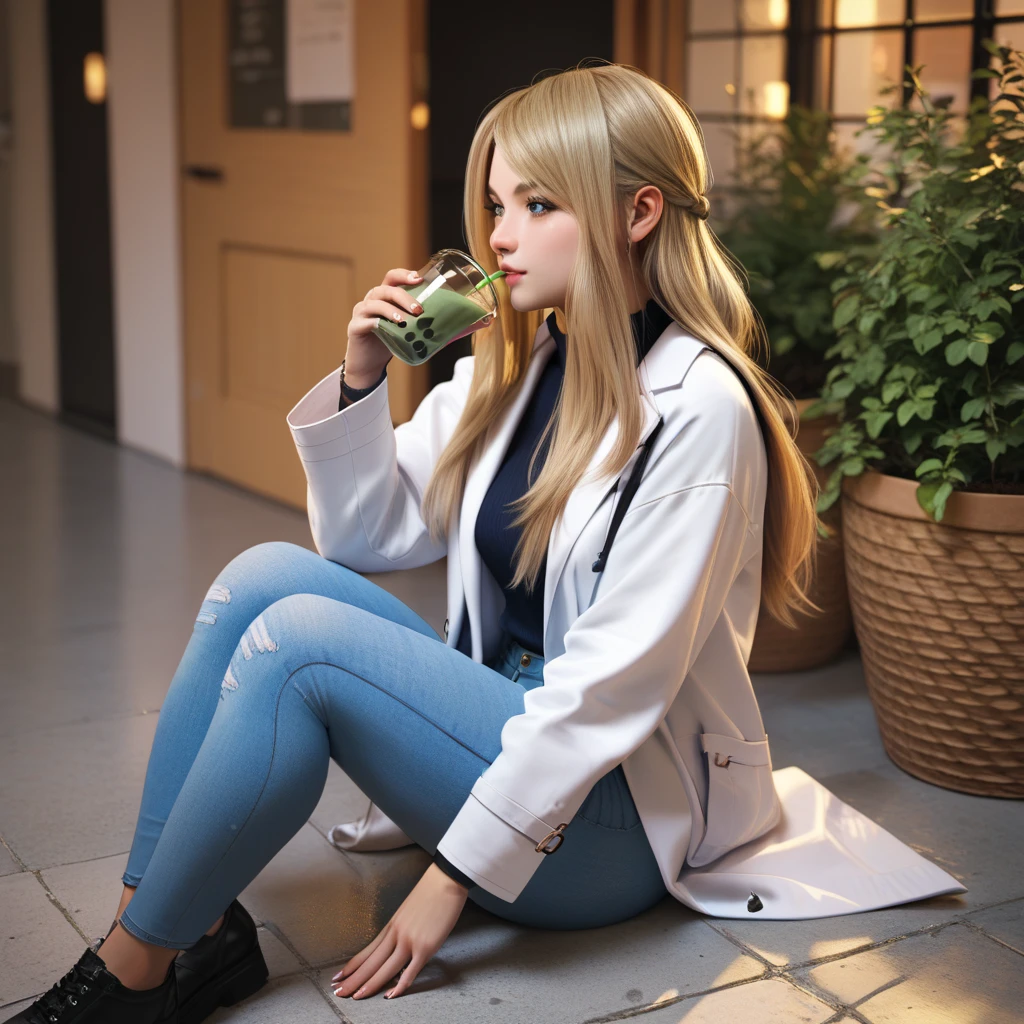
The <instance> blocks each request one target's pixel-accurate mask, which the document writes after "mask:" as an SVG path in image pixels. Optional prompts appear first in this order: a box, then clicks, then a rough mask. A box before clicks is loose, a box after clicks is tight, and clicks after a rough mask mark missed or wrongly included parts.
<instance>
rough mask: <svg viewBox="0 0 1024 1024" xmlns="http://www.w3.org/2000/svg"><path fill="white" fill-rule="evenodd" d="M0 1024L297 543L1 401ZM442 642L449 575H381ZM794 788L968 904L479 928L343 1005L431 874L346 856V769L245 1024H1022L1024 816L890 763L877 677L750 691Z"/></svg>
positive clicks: (89, 921)
mask: <svg viewBox="0 0 1024 1024" xmlns="http://www.w3.org/2000/svg"><path fill="white" fill-rule="evenodd" d="M0 480H2V481H3V482H2V485H0V493H2V498H0V566H2V575H0V580H2V586H0V837H2V843H3V845H2V846H0V1019H4V1020H6V1019H7V1018H8V1017H10V1016H11V1015H13V1014H14V1013H15V1012H16V1011H17V1009H19V1008H20V1007H22V1006H24V1005H28V1003H29V1002H30V1001H31V999H32V998H33V997H34V996H36V995H37V994H38V993H39V992H41V991H42V990H44V989H46V988H48V987H49V985H50V984H52V983H53V982H54V981H55V980H56V979H57V978H58V977H59V976H60V975H61V974H63V973H64V971H65V970H67V968H68V967H69V966H70V965H71V964H72V963H73V962H74V961H75V960H76V959H77V957H78V955H79V954H80V952H81V950H82V948H83V945H84V943H85V942H86V940H87V939H90V938H91V937H93V936H95V935H98V934H101V933H102V932H104V931H105V930H106V928H107V926H108V925H109V923H110V920H111V918H112V915H113V913H114V910H115V907H116V904H117V899H118V895H119V891H120V886H119V882H118V879H119V878H120V874H121V871H122V870H123V867H124V864H125V861H126V858H127V851H128V846H129V844H130V838H131V834H132V828H133V824H134V816H135V813H136V811H137V809H138V800H139V795H140V792H141V788H142V777H143V771H144V768H145V765H146V760H147V756H148V753H149V745H150V743H151V741H152V736H153V730H154V727H155V725H156V718H157V714H158V712H159V709H160V703H161V700H162V698H163V694H164V692H165V690H166V687H167V684H168V681H169V680H170V678H171V675H172V674H173V671H174V668H175V666H176V665H177V662H178V658H179V657H180V656H181V652H182V650H183V649H184V646H185V644H186V642H187V640H188V637H189V636H190V633H191V629H192V623H193V621H194V618H195V615H196V611H197V609H198V608H199V605H200V604H201V602H202V599H203V596H204V595H205V593H206V590H207V588H208V587H209V584H210V582H211V580H212V579H213V578H214V577H215V575H216V574H217V572H218V571H219V570H220V568H221V567H222V566H223V565H224V564H225V563H227V562H228V561H230V559H231V558H232V557H233V556H234V555H235V554H237V553H238V552H239V551H242V550H244V549H245V548H247V547H249V546H251V545H253V544H256V543H259V542H261V541H265V540H290V541H292V542H294V543H298V544H303V545H305V546H307V547H310V548H311V547H312V541H311V539H310V536H309V531H308V527H307V524H306V520H305V518H304V516H303V515H301V514H300V513H298V512H295V511H292V510H289V509H287V508H284V507H282V506H279V505H276V504H274V503H272V502H269V501H266V500H263V499H261V498H259V497H254V496H252V495H249V494H246V493H243V492H242V491H239V490H237V489H235V488H233V487H231V486H230V485H227V484H224V483H220V482H218V481H215V480H212V479H209V478H205V477H201V476H195V475H190V474H182V473H178V472H176V471H174V470H172V469H170V468H168V467H167V466H166V465H164V464H163V463H161V462H159V461H157V460H155V459H152V458H149V457H147V456H145V455H142V454H139V453H137V452H133V451H130V450H127V449H122V448H117V447H114V446H112V445H109V444H107V443H105V442H103V441H100V440H97V439H94V438H92V437H89V436H87V435H84V434H81V433H77V432H75V431H73V430H71V429H69V428H67V427H63V426H60V425H58V424H57V423H55V422H54V421H52V420H50V419H49V418H47V417H45V416H42V415H39V414H37V413H35V412H32V411H30V410H27V409H25V408H23V407H21V406H18V405H15V404H12V403H10V402H3V401H0ZM374 579H375V582H377V583H378V584H379V585H381V586H383V587H386V588H387V589H388V590H390V591H392V592H393V593H395V594H396V595H397V596H399V597H401V598H402V600H404V601H406V602H407V603H408V604H410V605H411V606H412V607H414V608H415V609H416V610H417V611H418V612H419V613H420V614H421V615H423V616H424V617H425V618H426V619H427V620H428V621H429V622H431V624H432V625H434V627H435V628H436V629H438V630H440V629H441V626H442V624H443V621H444V600H443V596H444V567H443V564H440V565H436V566H430V567H428V568H426V569H423V570H420V571H417V572H406V573H395V574H390V575H386V576H377V577H374ZM755 682H756V686H757V690H758V694H759V696H760V699H761V702H762V708H763V710H764V714H765V719H766V724H767V728H768V732H769V734H770V735H771V736H772V751H773V756H774V761H775V764H776V766H777V767H784V766H786V765H789V764H799V765H801V766H802V767H803V768H805V769H806V770H807V771H809V772H811V773H812V774H813V775H815V776H816V777H818V778H819V779H821V780H822V781H823V782H824V783H825V784H826V785H827V786H828V787H829V788H830V789H832V790H833V791H834V792H835V793H836V794H838V795H839V796H840V797H841V798H842V799H844V800H846V801H847V802H849V803H851V804H853V805H854V806H855V807H857V808H859V809H860V810H862V811H864V812H865V813H866V814H868V815H869V816H871V817H872V818H874V819H875V820H877V821H878V822H880V823H881V824H882V825H884V826H885V827H886V828H888V829H889V830H890V831H892V832H893V833H895V834H896V835H897V836H899V837H900V838H901V839H903V840H904V841H906V842H908V843H909V844H911V845H912V846H913V847H914V848H915V849H917V850H919V851H921V852H922V853H924V854H925V855H927V856H929V857H931V858H933V859H934V860H935V861H936V862H937V863H939V864H940V865H942V867H944V868H946V869H947V870H948V871H950V872H951V873H952V874H954V875H956V876H957V877H958V878H960V879H961V880H962V881H963V882H964V883H965V884H966V885H967V886H968V887H969V891H968V892H967V893H966V894H965V895H964V896H961V897H946V898H941V899H933V900H928V901H926V902H923V903H919V904H915V905H911V906H904V907H899V908H895V909H892V910H885V911H879V912H877V913H868V914H859V915H854V916H850V917H841V918H830V919H826V920H819V921H797V922H778V921H725V920H712V919H709V918H704V917H701V916H699V915H697V914H694V913H691V912H690V911H689V910H687V909H686V908H685V907H683V906H682V905H681V904H679V903H677V902H676V901H674V900H673V899H671V898H670V897H666V899H665V900H664V901H663V902H662V903H660V904H659V905H658V906H657V907H655V908H654V909H653V910H651V911H650V912H649V913H646V914H643V915H641V916H640V917H637V918H634V919H633V920H631V921H627V922H626V923H624V924H621V925H617V926H615V927H610V928H601V929H594V930H589V931H578V932H545V931H539V930H531V929H526V928H520V927H516V926H512V925H509V924H506V923H505V922H503V921H500V920H499V919H497V918H495V917H492V916H491V915H489V914H487V913H485V912H483V911H481V910H479V909H477V908H475V907H473V906H472V904H468V905H467V909H466V911H465V913H464V914H463V917H462V919H461V920H460V922H459V924H458V925H457V927H456V929H455V931H454V932H453V933H452V935H451V937H450V938H449V940H448V942H446V943H445V945H444V947H443V948H442V950H441V952H440V953H439V954H438V955H437V956H436V957H435V958H434V959H433V960H432V961H431V962H430V963H429V964H428V965H427V967H426V968H425V969H424V970H423V972H422V973H421V974H420V976H419V979H418V980H417V982H416V984H415V985H414V987H413V990H412V991H411V992H410V993H408V994H407V995H405V996H403V997H402V998H400V999H398V1000H395V1001H394V1002H388V1003H387V1004H386V1008H385V1003H384V1001H383V999H382V998H381V997H380V996H376V997H374V998H371V999H368V1000H363V1001H359V1002H353V1001H352V1000H350V999H349V1000H345V1001H339V1000H336V999H335V998H334V997H333V996H332V995H331V992H330V987H329V985H328V980H329V978H330V976H331V974H332V973H333V972H334V970H335V969H336V968H337V966H338V964H339V963H340V962H341V961H342V960H343V959H344V958H345V957H347V956H349V955H351V954H352V953H354V952H356V951H358V950H359V949H361V948H362V947H363V946H364V945H365V944H366V943H367V942H368V941H369V940H370V939H371V938H373V936H374V935H376V933H377V931H378V930H379V929H380V928H381V927H382V926H383V925H384V923H385V922H386V921H387V919H388V917H389V916H390V915H391V913H392V912H393V911H394V909H395V908H396V907H397V906H398V905H399V904H400V903H401V901H402V899H403V898H404V896H405V894H406V893H407V892H408V891H409V890H410V888H411V887H412V886H413V884H414V883H415V881H416V879H417V878H418V877H419V874H420V873H421V872H422V871H423V869H424V867H425V865H426V863H427V861H428V858H427V855H426V854H425V853H424V852H423V851H421V850H418V849H407V850H400V851H395V852H392V853H383V854H347V855H346V854H344V853H342V852H340V851H338V850H336V849H334V848H333V847H332V846H330V845H329V844H328V843H327V841H326V840H325V838H324V833H325V831H326V830H327V828H329V827H330V825H332V824H334V823H335V822H338V821H344V820H349V819H351V818H354V817H356V816H357V815H358V814H359V813H360V812H361V810H362V808H363V807H364V806H365V798H363V796H362V795H361V794H360V793H359V791H358V790H357V789H355V787H354V786H353V785H352V784H351V783H350V782H348V780H347V779H346V778H345V777H344V776H343V775H342V773H341V772H340V771H338V770H337V769H335V768H333V767H332V773H331V775H330V778H329V780H328V785H327V789H326V791H325V793H324V795H323V799H322V800H321V802H320V805H319V806H318V807H317V809H316V811H315V813H314V814H313V816H312V818H311V819H310V821H309V823H308V824H307V825H305V826H304V827H303V828H302V829H301V830H300V832H299V833H298V834H297V835H296V836H295V838H294V839H293V840H292V841H291V842H290V843H289V844H288V845H287V846H286V847H285V848H284V849H283V850H282V851H281V852H280V853H279V854H278V856H277V857H276V858H275V859H274V860H273V861H272V862H271V863H270V864H269V865H268V866H267V868H266V869H265V870H264V871H263V872H262V873H261V874H260V875H259V877H258V878H257V879H256V880H255V881H254V882H253V884H252V885H251V886H250V887H249V888H248V890H246V892H245V893H244V894H243V897H242V899H243V902H244V903H245V904H246V906H248V907H249V908H250V909H251V911H252V912H253V914H254V916H255V917H256V918H257V919H258V921H259V922H260V923H261V936H262V944H263V948H264V950H265V952H266V956H267V960H268V962H269V964H270V967H271V975H272V979H273V980H272V983H271V984H270V985H268V986H267V987H266V988H265V989H264V990H263V991H261V992H260V993H259V994H258V995H256V996H254V997H253V998H252V999H250V1000H248V1001H247V1002H246V1003H244V1004H242V1005H240V1006H238V1007H236V1008H234V1009H232V1010H231V1011H226V1010H221V1011H218V1013H217V1014H216V1015H215V1016H214V1017H213V1018H211V1020H216V1021H235V1022H239V1024H256V1022H263V1021H265V1022H274V1024H287V1022H292V1021H294V1022H299V1021H302V1022H304V1024H315V1022H318V1021H332V1020H338V1019H341V1020H347V1021H351V1022H353V1024H360V1022H371V1021H377V1020H381V1021H383V1020H387V1021H389V1022H392V1024H399V1022H412V1021H417V1022H423V1021H439V1022H441V1021H444V1022H448V1021H452V1020H458V1021H460V1022H465V1024H472V1022H475V1021H481V1022H488V1024H491V1022H494V1024H500V1022H509V1024H512V1022H517V1024H518V1022H523V1021H556V1020H557V1021H562V1022H568V1024H573V1022H583V1021H604V1020H618V1019H622V1018H627V1017H634V1016H641V1017H642V1018H643V1019H644V1020H645V1021H647V1022H649V1024H675V1022H681V1021H686V1022H687V1024H697V1022H714V1024H723V1022H724V1024H733V1022H739V1024H768V1022H773V1024H776V1022H777V1024H790V1022H797V1021H807V1022H813V1024H824V1022H834V1024H838V1022H852V1021H860V1022H870V1024H883V1022H906V1024H945V1022H950V1024H952V1022H955V1024H1004V1022H1005V1024H1009V1022H1012V1021H1015V1022H1020V1021H1022V1020H1024V1009H1022V1008H1024V959H1022V957H1024V872H1022V871H1021V867H1022V864H1024V862H1022V860H1021V856H1020V850H1021V846H1022V841H1024V805H1022V804H1021V803H1019V802H1017V803H1015V802H1011V801H1000V800H990V799H983V798H978V797H970V796H964V795H962V794H958V793H952V792H948V791H946V790H942V789H938V788H936V787H933V786H929V785H927V784H925V783H923V782H919V781H917V780H916V779H914V778H911V777H910V776H908V775H906V774H904V773H903V772H901V771H900V770H899V769H897V768H896V767H894V766H893V765H892V763H891V762H890V761H889V760H888V759H887V758H886V756H885V753H884V751H883V750H882V747H881V744H880V742H879V738H878V731H877V728H876V726H875V722H874V717H873V715H872V712H871V707H870V704H869V703H868V700H867V697H866V694H865V690H864V684H863V679H862V675H861V669H860V663H859V659H858V658H857V656H856V654H854V653H852V652H851V653H849V654H847V655H846V656H844V657H843V658H842V659H841V660H840V661H839V662H838V663H836V664H834V665H831V666H829V667H828V668H825V669H822V670H819V671H813V672H805V673H800V674H795V675H789V676H784V675H779V676H762V677H758V678H756V680H755Z"/></svg>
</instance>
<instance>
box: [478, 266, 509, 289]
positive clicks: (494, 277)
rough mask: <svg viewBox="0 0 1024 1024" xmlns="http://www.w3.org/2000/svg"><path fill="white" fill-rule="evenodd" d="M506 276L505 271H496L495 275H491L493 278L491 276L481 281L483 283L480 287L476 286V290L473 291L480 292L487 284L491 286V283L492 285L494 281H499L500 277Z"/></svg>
mask: <svg viewBox="0 0 1024 1024" xmlns="http://www.w3.org/2000/svg"><path fill="white" fill-rule="evenodd" d="M504 276H505V271H504V270H496V271H495V272H494V273H493V274H491V276H490V277H485V278H484V279H483V280H482V281H481V282H480V283H479V284H478V285H477V286H476V287H475V288H474V289H473V291H475V292H478V291H480V289H481V288H483V286H484V285H485V284H490V283H491V282H492V281H497V280H498V278H499V277H504Z"/></svg>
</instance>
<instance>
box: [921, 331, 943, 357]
mask: <svg viewBox="0 0 1024 1024" xmlns="http://www.w3.org/2000/svg"><path fill="white" fill-rule="evenodd" d="M941 344H942V331H940V330H939V329H938V328H936V329H935V330H931V331H926V332H925V333H924V334H921V335H919V336H918V337H916V338H915V339H914V348H915V349H917V351H918V352H919V353H920V354H921V355H924V354H925V353H926V352H930V351H931V350H932V349H933V348H935V347H936V346H938V345H941Z"/></svg>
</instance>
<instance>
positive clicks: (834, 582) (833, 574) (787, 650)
mask: <svg viewBox="0 0 1024 1024" xmlns="http://www.w3.org/2000/svg"><path fill="white" fill-rule="evenodd" d="M814 401H816V399H812V398H802V399H798V400H797V402H796V410H795V416H796V417H799V416H801V415H803V411H804V409H806V408H807V407H808V406H809V405H811V404H812V402H814ZM835 422H836V420H835V417H833V416H822V417H820V418H817V419H813V420H806V421H800V420H799V419H797V421H796V423H797V434H796V444H797V447H798V448H799V449H800V451H801V452H803V453H804V455H805V456H806V458H807V461H808V462H809V463H810V465H811V468H812V469H813V470H814V473H815V476H817V478H818V481H819V483H821V484H824V483H825V480H826V478H827V477H828V475H829V473H830V472H831V468H824V469H823V468H822V467H821V466H819V465H818V464H817V463H816V462H815V461H814V460H813V459H812V458H811V457H810V456H811V453H812V452H816V451H817V450H818V449H819V448H820V447H821V446H822V444H823V443H824V441H825V432H826V431H827V430H829V429H831V428H832V427H833V426H834V425H835ZM821 520H822V522H824V523H825V524H826V525H827V526H829V527H830V528H832V529H834V530H835V534H834V535H833V536H832V537H831V538H829V539H828V540H824V539H822V540H820V541H819V542H818V564H817V569H816V571H815V574H814V579H813V581H812V583H811V587H810V591H809V596H810V598H811V600H812V601H814V602H815V603H816V604H818V605H819V606H820V607H821V608H822V609H823V610H822V612H821V613H815V614H813V615H803V614H797V615H796V616H795V617H796V620H797V626H796V628H795V629H790V628H789V627H787V626H783V625H782V623H780V622H778V621H777V620H776V619H773V618H772V617H771V616H770V615H769V614H768V612H767V611H765V610H763V609H762V612H761V614H760V615H759V616H758V619H757V631H756V632H755V633H754V644H753V647H752V648H751V650H750V661H749V662H748V665H747V667H748V668H749V670H750V671H751V672H800V671H803V670H804V669H810V668H817V667H818V666H819V665H825V664H827V663H828V662H830V661H831V660H832V659H833V658H834V657H835V656H836V655H837V654H838V653H839V652H840V651H841V650H842V649H843V648H844V647H845V646H846V642H847V640H849V638H850V632H851V629H852V625H853V623H852V619H851V616H850V598H849V595H848V593H847V587H846V568H845V565H844V561H843V539H842V538H843V534H842V514H841V510H840V507H839V505H838V503H837V504H835V505H833V506H832V508H830V509H829V510H828V511H827V512H825V513H824V514H823V515H822V516H821Z"/></svg>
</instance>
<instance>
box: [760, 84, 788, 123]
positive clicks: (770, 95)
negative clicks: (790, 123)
mask: <svg viewBox="0 0 1024 1024" xmlns="http://www.w3.org/2000/svg"><path fill="white" fill-rule="evenodd" d="M788 109H789V82H765V83H764V112H765V115H766V116H767V117H777V118H779V119H781V118H783V117H785V116H786V111H787V110H788Z"/></svg>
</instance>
